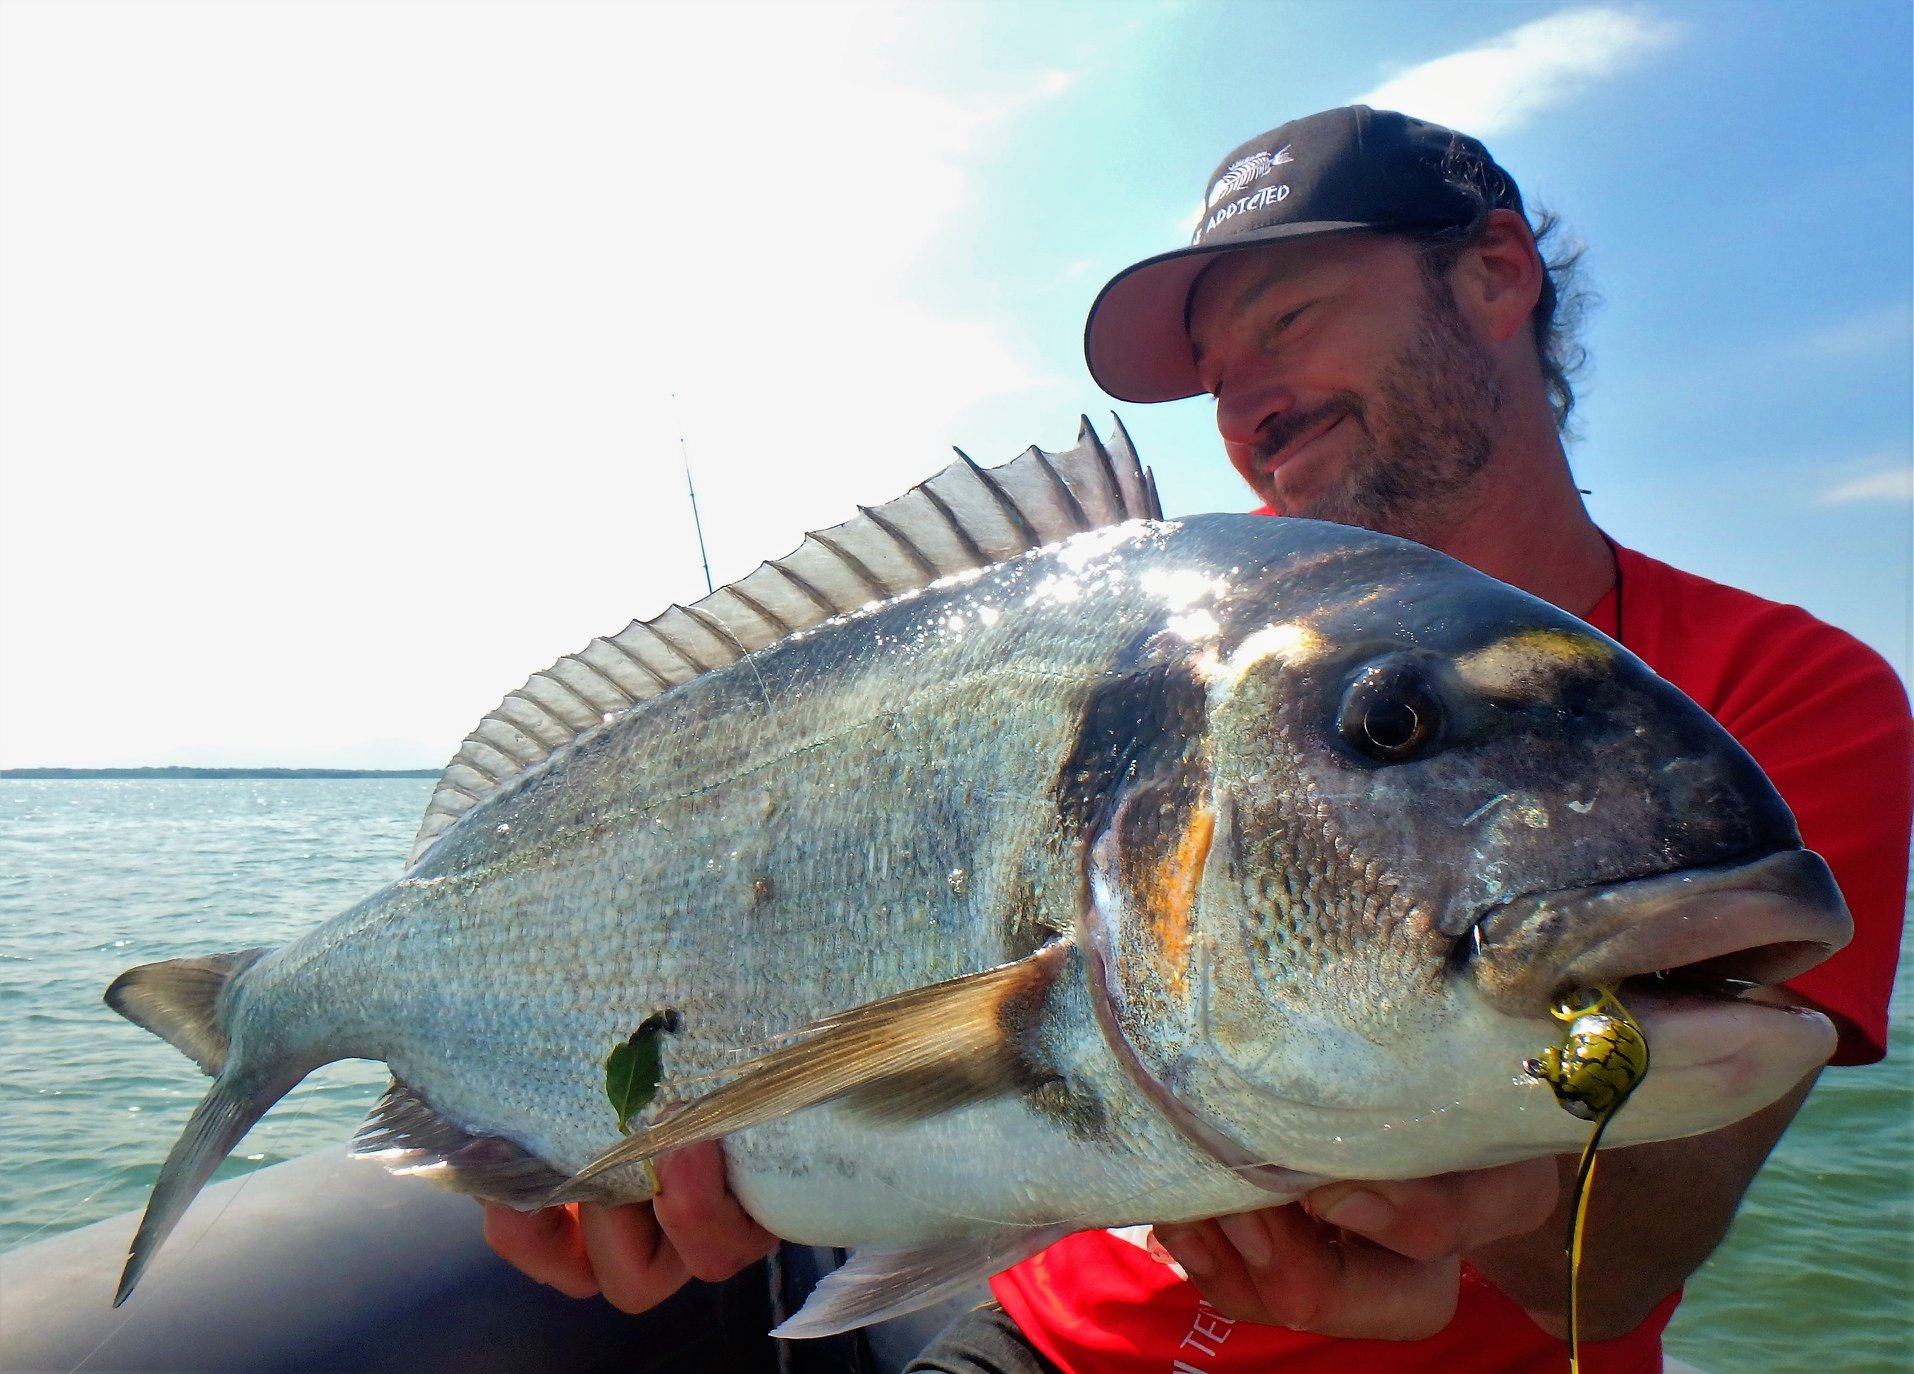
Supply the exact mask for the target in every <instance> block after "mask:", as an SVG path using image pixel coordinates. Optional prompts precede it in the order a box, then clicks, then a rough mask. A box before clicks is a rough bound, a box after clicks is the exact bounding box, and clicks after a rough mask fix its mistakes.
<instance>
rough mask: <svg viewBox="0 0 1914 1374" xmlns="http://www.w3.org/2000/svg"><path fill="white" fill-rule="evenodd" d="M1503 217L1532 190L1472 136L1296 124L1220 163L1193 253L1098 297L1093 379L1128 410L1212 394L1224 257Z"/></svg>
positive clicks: (1351, 108)
mask: <svg viewBox="0 0 1914 1374" xmlns="http://www.w3.org/2000/svg"><path fill="white" fill-rule="evenodd" d="M1494 209H1510V210H1515V211H1517V212H1520V211H1521V209H1522V193H1521V192H1520V191H1519V190H1518V189H1516V185H1515V181H1514V179H1513V178H1512V177H1510V176H1509V174H1508V173H1507V172H1505V171H1503V170H1502V168H1501V167H1499V166H1497V165H1496V162H1495V160H1494V159H1493V158H1491V157H1490V156H1489V150H1488V149H1487V148H1485V147H1483V146H1482V144H1481V142H1480V141H1479V140H1477V139H1474V138H1471V137H1469V136H1468V135H1467V134H1459V133H1457V132H1455V131H1454V130H1453V129H1445V128H1443V127H1442V126H1441V125H1440V124H1430V123H1428V122H1427V121H1426V120H1421V119H1413V118H1411V117H1410V116H1408V115H1403V114H1397V113H1395V112H1394V111H1392V110H1372V109H1370V108H1369V107H1368V106H1367V105H1347V106H1344V107H1342V108H1341V109H1335V110H1325V111H1323V112H1322V113H1320V114H1313V115H1309V116H1307V117H1305V118H1303V119H1297V120H1292V121H1291V122H1289V123H1288V124H1284V125H1282V126H1281V127H1280V128H1275V129H1271V130H1270V131H1269V132H1268V133H1266V134H1263V135H1262V136H1261V137H1258V138H1253V139H1251V140H1250V141H1249V142H1247V143H1244V144H1242V145H1241V146H1239V147H1237V148H1236V149H1234V150H1233V151H1231V152H1230V153H1229V154H1228V155H1227V156H1225V157H1224V159H1223V161H1222V162H1221V163H1220V164H1218V166H1217V168H1216V170H1215V171H1214V172H1212V173H1211V174H1210V179H1209V182H1208V190H1207V194H1206V195H1205V197H1204V202H1203V217H1202V219H1201V220H1199V221H1198V223H1197V226H1196V233H1195V234H1194V235H1193V236H1192V237H1191V239H1190V243H1189V246H1188V247H1187V248H1178V249H1176V250H1174V251H1173V252H1169V253H1159V254H1158V255H1157V256H1155V257H1153V258H1145V259H1144V260H1143V261H1142V262H1139V263H1137V264H1136V265H1135V266H1133V267H1128V268H1125V269H1124V270H1123V271H1121V272H1119V273H1117V275H1116V276H1115V277H1112V278H1111V279H1110V282H1109V284H1108V285H1106V286H1105V287H1104V288H1103V290H1102V291H1101V292H1100V293H1098V295H1097V299H1096V303H1095V304H1094V305H1092V306H1091V307H1090V317H1089V320H1088V321H1087V322H1086V323H1085V325H1084V329H1083V353H1084V357H1085V359H1086V360H1087V361H1088V362H1089V364H1090V375H1091V376H1092V377H1094V378H1096V381H1097V385H1098V386H1101V387H1102V388H1103V389H1104V390H1105V391H1107V392H1109V393H1110V394H1111V395H1112V396H1115V397H1116V398H1117V399H1118V400H1122V401H1174V400H1178V399H1180V398H1182V397H1185V396H1194V395H1196V394H1198V393H1199V392H1201V391H1202V389H1203V387H1202V383H1200V382H1199V381H1197V378H1196V363H1195V361H1194V360H1193V359H1192V358H1191V356H1190V337H1189V323H1188V308H1189V297H1190V290H1191V288H1192V287H1194V286H1195V284H1196V278H1197V276H1198V274H1200V273H1201V272H1202V270H1203V269H1204V268H1205V267H1206V266H1208V265H1209V263H1210V261H1211V259H1213V258H1214V257H1215V256H1216V255H1217V254H1218V253H1228V252H1232V251H1235V250H1237V249H1242V248H1254V247H1257V246H1259V245H1261V244H1266V243H1280V242H1283V241H1284V240H1287V239H1299V238H1309V237H1312V236H1315V235H1319V234H1337V233H1346V232H1348V231H1349V230H1352V229H1384V230H1390V229H1425V228H1441V227H1445V226H1452V225H1465V224H1470V223H1473V222H1474V221H1475V219H1476V218H1477V217H1478V216H1479V215H1481V214H1482V213H1483V212H1484V211H1486V210H1494Z"/></svg>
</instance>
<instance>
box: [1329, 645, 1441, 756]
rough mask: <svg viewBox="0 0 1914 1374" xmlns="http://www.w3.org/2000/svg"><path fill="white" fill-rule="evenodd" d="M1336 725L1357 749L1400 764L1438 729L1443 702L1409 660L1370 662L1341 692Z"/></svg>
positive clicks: (1428, 741) (1424, 746)
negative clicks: (1408, 662)
mask: <svg viewBox="0 0 1914 1374" xmlns="http://www.w3.org/2000/svg"><path fill="white" fill-rule="evenodd" d="M1336 726H1337V728H1338V729H1339V730H1340V731H1341V732H1342V737H1343V739H1344V740H1345V741H1346V742H1347V743H1348V744H1349V745H1350V747H1351V748H1353V749H1355V750H1356V751H1357V752H1358V753H1360V754H1362V755H1364V756H1366V757H1368V758H1372V759H1375V760H1376V761H1377V762H1379V763H1402V762H1405V761H1406V760H1408V759H1412V758H1414V757H1415V756H1416V755H1417V754H1420V753H1422V752H1423V751H1424V750H1425V749H1426V748H1427V747H1428V746H1429V745H1430V744H1432V743H1433V742H1434V741H1435V739H1436V736H1437V735H1438V734H1440V733H1441V730H1442V702H1441V699H1440V698H1439V697H1437V696H1436V693H1435V689H1434V688H1433V687H1431V686H1430V685H1429V681H1428V679H1427V678H1425V677H1424V676H1423V675H1422V673H1421V672H1420V671H1419V670H1418V669H1416V668H1415V667H1414V666H1413V665H1410V664H1407V663H1389V664H1372V665H1371V666H1369V667H1367V668H1365V669H1363V671H1362V672H1360V673H1358V674H1357V675H1356V678H1355V680H1354V681H1352V682H1351V683H1350V684H1349V686H1348V688H1347V689H1346V690H1345V691H1344V692H1343V694H1342V705H1341V707H1340V708H1339V709H1338V710H1337V712H1336Z"/></svg>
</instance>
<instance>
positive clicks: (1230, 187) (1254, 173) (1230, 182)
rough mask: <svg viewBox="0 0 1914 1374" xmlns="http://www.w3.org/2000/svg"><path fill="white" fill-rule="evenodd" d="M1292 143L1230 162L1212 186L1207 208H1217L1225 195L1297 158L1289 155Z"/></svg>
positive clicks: (1233, 193) (1204, 206) (1205, 207)
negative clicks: (1217, 204)
mask: <svg viewBox="0 0 1914 1374" xmlns="http://www.w3.org/2000/svg"><path fill="white" fill-rule="evenodd" d="M1289 148H1290V145H1289V144H1287V143H1285V144H1284V145H1283V146H1282V147H1280V148H1278V149H1277V150H1276V151H1275V152H1273V153H1270V152H1263V153H1251V154H1250V155H1249V156H1248V157H1239V158H1237V159H1236V161H1234V162H1232V163H1230V165H1229V167H1228V169H1227V170H1226V171H1225V172H1224V173H1223V175H1222V176H1221V177H1220V178H1219V179H1218V180H1217V183H1216V184H1215V185H1214V186H1212V187H1210V198H1209V200H1208V201H1206V202H1205V203H1204V205H1203V208H1204V209H1205V210H1213V209H1215V208H1216V202H1217V201H1219V200H1221V199H1222V198H1223V197H1224V196H1233V195H1235V194H1236V193H1237V192H1238V191H1240V190H1242V189H1243V188H1244V187H1245V186H1247V185H1249V184H1250V183H1251V182H1252V181H1254V180H1256V179H1257V178H1258V177H1261V176H1267V175H1268V174H1269V173H1270V172H1271V171H1272V170H1274V169H1275V168H1277V167H1280V166H1282V165H1283V164H1284V163H1285V162H1294V161H1295V160H1296V159H1295V158H1293V157H1291V156H1290V155H1289Z"/></svg>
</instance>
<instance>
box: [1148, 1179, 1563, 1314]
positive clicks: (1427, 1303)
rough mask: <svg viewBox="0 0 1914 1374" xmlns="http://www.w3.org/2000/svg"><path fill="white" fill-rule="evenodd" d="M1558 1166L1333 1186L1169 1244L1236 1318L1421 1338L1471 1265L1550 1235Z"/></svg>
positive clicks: (1175, 1232)
mask: <svg viewBox="0 0 1914 1374" xmlns="http://www.w3.org/2000/svg"><path fill="white" fill-rule="evenodd" d="M1557 1191H1558V1185H1557V1181H1556V1166H1555V1161H1554V1160H1552V1159H1532V1160H1527V1161H1525V1162H1523V1163H1520V1164H1509V1165H1504V1166H1502V1167H1500V1168H1494V1169H1480V1170H1476V1171H1473V1172H1470V1173H1461V1174H1445V1175H1443V1176H1441V1177H1439V1178H1429V1179H1415V1180H1412V1181H1409V1182H1403V1183H1332V1184H1328V1185H1326V1186H1324V1187H1322V1188H1318V1189H1316V1190H1315V1191H1314V1192H1312V1193H1310V1194H1308V1195H1307V1196H1306V1197H1305V1198H1303V1199H1302V1200H1301V1201H1299V1202H1293V1203H1290V1204H1288V1205H1286V1206H1282V1207H1269V1208H1265V1209H1263V1210H1262V1211H1257V1212H1241V1213H1238V1214H1236V1215H1234V1216H1227V1217H1218V1218H1216V1219H1214V1220H1210V1221H1199V1222H1192V1223H1189V1224H1187V1225H1181V1226H1159V1227H1157V1228H1156V1236H1157V1239H1158V1240H1159V1241H1160V1242H1161V1243H1162V1245H1163V1248H1164V1249H1166V1250H1167V1251H1168V1252H1169V1253H1170V1255H1171V1256H1172V1257H1173V1258H1175V1260H1176V1261H1177V1262H1178V1263H1179V1264H1181V1265H1182V1266H1183V1269H1184V1271H1185V1272H1186V1273H1188V1274H1189V1276H1190V1280H1191V1282H1193V1283H1194V1284H1195V1285H1196V1286H1197V1288H1198V1289H1199V1290H1200V1291H1201V1292H1202V1294H1203V1296H1204V1297H1205V1298H1207V1299H1208V1300H1209V1302H1210V1305H1211V1306H1212V1307H1214V1308H1216V1310H1217V1311H1219V1312H1221V1313H1222V1314H1223V1315H1224V1316H1227V1317H1235V1318H1238V1319H1239V1320H1243V1321H1255V1322H1264V1323H1267V1324H1271V1325H1276V1326H1288V1327H1293V1328H1294V1329H1296V1330H1298V1331H1314V1332H1318V1333H1320V1334H1322V1335H1326V1336H1360V1337H1370V1338H1375V1339H1383V1340H1416V1339H1419V1338H1421V1337H1424V1336H1432V1335H1434V1334H1435V1333H1436V1332H1438V1331H1440V1330H1441V1329H1442V1328H1443V1327H1445V1326H1447V1325H1448V1324H1449V1319H1450V1317H1451V1316H1453V1315H1454V1313H1455V1304H1456V1295H1457V1292H1458V1291H1459V1290H1458V1284H1459V1280H1460V1273H1461V1256H1462V1255H1463V1254H1464V1253H1465V1252H1467V1251H1469V1250H1472V1249H1474V1248H1476V1247H1477V1246H1480V1245H1486V1244H1488V1243H1489V1242H1491V1241H1497V1240H1502V1239H1504V1238H1505V1237H1508V1236H1515V1235H1524V1234H1527V1233H1528V1232H1531V1231H1534V1230H1535V1229H1536V1228H1537V1227H1539V1226H1541V1225H1542V1224H1543V1223H1544V1222H1545V1221H1546V1220H1547V1219H1548V1218H1549V1216H1550V1215H1551V1214H1552V1213H1553V1212H1554V1211H1555V1205H1556V1195H1557Z"/></svg>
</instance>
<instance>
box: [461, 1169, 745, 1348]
mask: <svg viewBox="0 0 1914 1374" xmlns="http://www.w3.org/2000/svg"><path fill="white" fill-rule="evenodd" d="M657 1167H658V1182H659V1193H658V1196H657V1197H655V1198H654V1199H652V1200H651V1201H650V1202H638V1203H631V1204H628V1205H625V1206H620V1207H607V1206H600V1205H598V1204H595V1203H590V1202H584V1203H577V1204H575V1205H572V1206H568V1207H548V1208H546V1209H545V1210H544V1211H542V1212H519V1211H514V1210H513V1209H512V1208H510V1207H506V1206H504V1205H503V1204H500V1203H495V1202H488V1203H486V1204H484V1206H485V1241H486V1243H487V1244H488V1245H490V1246H491V1247H492V1249H493V1250H494V1251H496V1252H497V1254H498V1256H499V1257H500V1258H501V1259H503V1260H505V1261H506V1262H507V1263H509V1264H511V1265H513V1266H515V1267H516V1268H518V1269H520V1270H522V1271H523V1272H524V1273H525V1274H527V1275H529V1276H530V1277H532V1278H534V1279H537V1280H538V1281H539V1282H540V1283H543V1284H547V1285H549V1286H550V1287H553V1288H556V1289H557V1290H558V1291H559V1292H561V1293H563V1294H565V1295H566V1296H567V1297H573V1298H588V1297H591V1296H592V1295H593V1294H595V1293H602V1294H604V1295H605V1300H606V1301H607V1302H609V1303H610V1304H611V1305H612V1306H613V1307H616V1308H618V1309H619V1310H620V1311H622V1312H643V1311H645V1310H646V1309H648V1308H652V1307H656V1306H657V1305H658V1304H659V1303H661V1302H663V1301H664V1300H665V1299H666V1298H668V1297H670V1296H671V1295H672V1294H673V1293H675V1292H677V1291H678V1289H679V1288H681V1287H683V1286H684V1282H685V1280H686V1279H688V1278H696V1279H706V1280H710V1281H713V1282H715V1281H717V1280H719V1279H728V1278H730V1277H731V1276H732V1275H733V1274H735V1273H737V1272H738V1271H739V1270H740V1269H743V1268H744V1267H745V1266H746V1265H748V1264H751V1263H753V1262H754V1261H756V1260H760V1259H762V1258H764V1256H766V1255H768V1254H770V1253H771V1250H772V1249H773V1248H774V1247H775V1246H776V1245H777V1243H778V1242H777V1237H776V1236H773V1235H772V1234H771V1233H770V1232H769V1231H767V1230H765V1229H764V1228H763V1227H762V1226H760V1225H758V1224H757V1222H755V1221H753V1220H752V1219H751V1218H750V1217H749V1216H748V1215H747V1214H746V1213H745V1210H744V1208H743V1207H742V1206H741V1205H739V1203H738V1200H737V1198H735V1197H733V1196H732V1195H731V1193H730V1191H729V1190H728V1189H726V1187H725V1185H724V1153H723V1151H722V1150H721V1149H720V1148H719V1147H718V1145H717V1143H716V1142H708V1143H706V1144H703V1145H692V1146H688V1147H687V1148H685V1149H683V1150H679V1151H675V1152H674V1153H672V1154H669V1155H666V1156H665V1157H664V1158H662V1159H660V1160H659V1161H658V1165H657Z"/></svg>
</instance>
